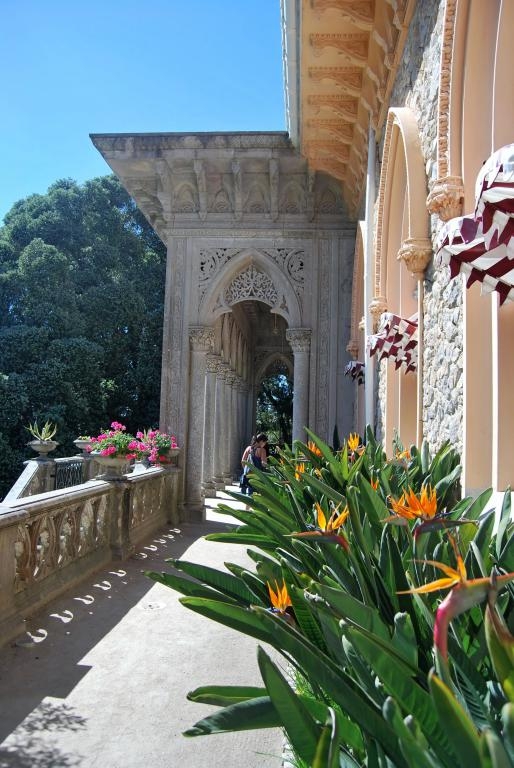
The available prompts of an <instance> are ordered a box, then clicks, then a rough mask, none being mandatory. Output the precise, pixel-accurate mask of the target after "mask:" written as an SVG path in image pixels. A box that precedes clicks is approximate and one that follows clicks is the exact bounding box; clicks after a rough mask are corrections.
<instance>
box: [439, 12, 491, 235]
mask: <svg viewBox="0 0 514 768" xmlns="http://www.w3.org/2000/svg"><path fill="white" fill-rule="evenodd" d="M489 10H490V9H489ZM468 11H469V0H446V7H445V11H444V22H443V39H442V43H441V59H440V66H439V99H438V106H437V178H436V179H435V180H434V181H433V183H432V184H431V185H430V186H431V189H430V193H429V195H428V197H427V208H428V210H429V212H430V213H433V214H435V215H437V216H439V218H440V219H442V220H443V221H448V219H451V218H453V217H454V216H460V215H461V213H462V203H463V200H464V186H463V182H462V178H463V172H462V89H463V79H464V52H465V42H466V34H467V25H468ZM480 54H481V56H483V51H482V50H481V51H480Z"/></svg>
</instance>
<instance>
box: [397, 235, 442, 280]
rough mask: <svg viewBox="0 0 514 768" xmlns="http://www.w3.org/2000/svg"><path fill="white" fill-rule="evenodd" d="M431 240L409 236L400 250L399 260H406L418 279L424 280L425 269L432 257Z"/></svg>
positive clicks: (407, 265) (410, 270)
mask: <svg viewBox="0 0 514 768" xmlns="http://www.w3.org/2000/svg"><path fill="white" fill-rule="evenodd" d="M432 254H433V251H432V245H431V243H430V240H415V239H413V238H407V240H405V241H404V243H403V245H402V247H401V248H400V250H399V251H398V257H397V258H398V261H404V262H405V265H406V267H407V269H408V270H409V272H410V273H411V274H412V275H413V277H415V278H416V279H417V280H422V279H423V275H424V272H425V269H426V268H427V266H428V264H429V263H430V259H431V258H432Z"/></svg>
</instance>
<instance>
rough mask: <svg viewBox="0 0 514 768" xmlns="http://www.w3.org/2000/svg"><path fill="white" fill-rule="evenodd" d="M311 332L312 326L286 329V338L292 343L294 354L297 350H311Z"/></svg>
mask: <svg viewBox="0 0 514 768" xmlns="http://www.w3.org/2000/svg"><path fill="white" fill-rule="evenodd" d="M311 334H312V331H311V329H310V328H288V329H287V330H286V339H287V341H288V342H289V344H290V345H291V349H292V350H293V353H294V354H296V353H297V352H309V350H310V348H311Z"/></svg>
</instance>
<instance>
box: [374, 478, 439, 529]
mask: <svg viewBox="0 0 514 768" xmlns="http://www.w3.org/2000/svg"><path fill="white" fill-rule="evenodd" d="M389 501H390V503H391V508H392V510H393V512H394V515H392V516H391V517H388V518H386V520H385V521H384V522H386V523H396V525H406V522H405V521H406V520H433V518H434V517H435V515H436V513H437V497H436V492H435V488H432V487H431V486H430V485H428V486H423V488H422V489H421V494H420V495H419V498H418V497H417V496H416V494H415V493H414V491H413V490H412V488H409V489H408V490H407V492H405V491H404V492H403V493H402V495H401V496H400V498H399V499H398V500H397V501H396V500H395V499H393V498H392V497H390V499H389Z"/></svg>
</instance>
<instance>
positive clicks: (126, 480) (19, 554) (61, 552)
mask: <svg viewBox="0 0 514 768" xmlns="http://www.w3.org/2000/svg"><path fill="white" fill-rule="evenodd" d="M32 464H38V460H36V461H33V462H32V461H31V462H29V463H28V465H27V467H26V469H25V472H27V473H28V475H30V477H29V482H28V483H27V484H26V486H29V485H31V482H32V481H31V480H30V478H32V479H33V478H34V477H37V474H38V473H37V471H35V470H36V469H37V468H33V467H31V466H30V465H32ZM23 474H25V473H23ZM180 475H181V471H180V470H179V469H178V468H177V467H169V468H166V469H164V468H161V467H159V468H152V469H148V470H146V471H143V472H139V473H137V474H136V473H134V474H127V475H124V476H122V478H120V479H119V480H115V481H105V480H100V479H98V480H89V481H87V482H85V483H82V484H81V485H76V486H74V487H72V488H65V489H61V490H57V491H46V492H43V493H36V494H33V495H31V496H23V497H18V498H12V495H11V494H12V492H11V494H9V496H8V497H6V499H5V500H4V501H3V502H2V503H1V504H0V644H2V643H5V642H7V641H8V640H10V639H12V638H13V637H15V636H16V635H17V634H19V633H20V632H22V631H23V629H24V619H27V618H28V617H29V616H30V614H31V613H33V612H34V611H36V610H37V609H38V608H41V607H42V606H43V605H44V604H45V603H46V602H48V601H49V600H50V599H52V598H54V597H56V596H57V595H59V594H60V593H63V592H65V591H66V590H68V589H69V588H70V587H72V586H73V585H75V584H76V583H78V582H79V581H81V580H82V579H84V578H85V577H86V576H88V575H90V574H92V573H94V572H95V571H96V570H98V569H99V568H101V567H103V566H105V565H107V564H108V563H109V562H111V561H112V560H117V559H124V558H127V557H129V556H130V555H131V553H132V552H133V551H134V549H135V547H136V546H137V545H138V544H139V543H140V542H141V541H143V540H144V539H145V538H146V537H148V536H150V535H151V534H152V533H153V532H154V531H157V530H158V529H159V528H161V527H162V526H164V525H166V524H174V525H176V524H177V523H178V512H177V509H178V493H179V486H180ZM22 477H23V475H22ZM26 479H27V478H26ZM20 480H21V478H20ZM13 491H14V488H13ZM9 497H10V498H9Z"/></svg>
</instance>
